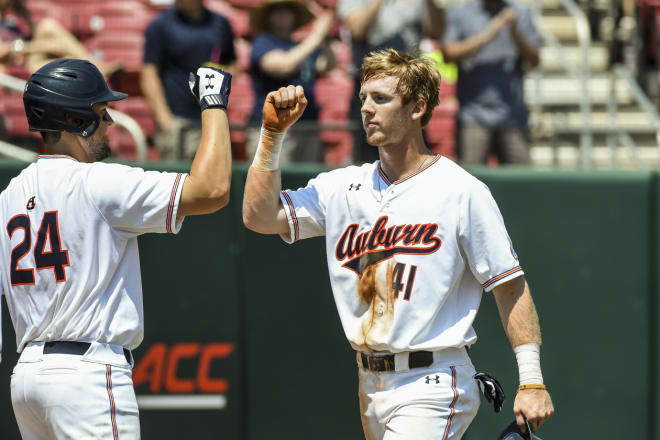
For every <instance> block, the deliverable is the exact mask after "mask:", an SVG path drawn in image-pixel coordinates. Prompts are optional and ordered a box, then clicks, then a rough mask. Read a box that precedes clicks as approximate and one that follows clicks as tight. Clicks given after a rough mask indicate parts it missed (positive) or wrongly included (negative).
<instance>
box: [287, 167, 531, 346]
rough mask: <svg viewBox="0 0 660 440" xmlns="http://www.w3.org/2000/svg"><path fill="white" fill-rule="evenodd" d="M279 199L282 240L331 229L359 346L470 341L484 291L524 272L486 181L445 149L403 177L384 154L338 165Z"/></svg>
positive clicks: (329, 245) (345, 322) (329, 247)
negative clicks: (391, 172) (391, 173)
mask: <svg viewBox="0 0 660 440" xmlns="http://www.w3.org/2000/svg"><path fill="white" fill-rule="evenodd" d="M281 200H282V203H283V205H284V208H285V211H286V213H287V216H288V219H289V226H290V233H289V236H288V237H283V238H284V239H285V241H289V242H293V241H296V240H299V239H303V238H308V237H314V236H319V235H325V241H326V252H327V260H328V269H329V272H330V281H331V283H332V291H333V294H334V299H335V303H336V304H337V310H338V312H339V316H340V319H341V321H342V326H343V328H344V332H345V334H346V337H347V338H348V340H349V342H350V343H351V345H352V346H353V348H354V349H356V350H360V351H386V352H391V353H398V352H402V351H417V350H430V351H433V350H441V349H443V348H449V347H463V346H466V345H468V346H469V345H470V344H472V343H473V342H475V340H476V334H475V332H474V330H473V328H472V322H473V321H474V318H475V316H476V313H477V309H478V307H479V303H480V301H481V292H482V290H486V291H490V290H491V289H492V288H493V287H495V286H497V285H498V284H501V283H504V282H506V281H508V280H511V279H513V278H515V277H518V276H521V275H522V273H523V272H522V269H521V267H520V264H519V262H518V257H517V256H516V254H515V252H514V251H513V247H512V245H511V241H510V240H509V235H508V234H507V231H506V228H505V226H504V221H503V220H502V216H501V214H500V211H499V209H498V207H497V204H496V203H495V200H493V197H492V196H491V194H490V191H489V190H488V188H487V187H486V186H485V185H484V184H483V183H481V182H480V181H479V180H477V179H476V178H474V177H473V176H471V175H470V174H469V173H467V172H466V171H464V170H463V169H462V168H460V167H459V166H458V165H456V164H455V163H454V162H452V161H451V160H449V159H446V158H444V157H441V156H435V158H433V160H431V161H430V163H429V164H428V165H427V166H426V167H423V168H421V169H419V170H417V171H416V172H414V173H412V174H411V175H409V176H407V177H404V178H402V179H400V180H398V181H396V182H391V181H390V180H389V179H388V178H387V176H386V175H385V173H384V172H383V170H382V169H381V167H380V164H379V162H376V163H373V164H366V165H363V166H361V167H355V166H352V167H347V168H342V169H337V170H333V171H330V172H328V173H323V174H320V175H319V176H318V177H317V178H315V179H312V180H310V181H309V184H308V185H307V187H305V188H301V189H298V190H296V191H290V190H287V191H283V192H282V194H281Z"/></svg>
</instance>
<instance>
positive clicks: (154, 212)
mask: <svg viewBox="0 0 660 440" xmlns="http://www.w3.org/2000/svg"><path fill="white" fill-rule="evenodd" d="M184 179H185V175H183V174H177V173H161V172H156V171H144V170H142V169H140V168H133V167H128V166H124V165H119V164H107V163H101V162H97V163H93V164H87V163H80V162H78V161H76V160H75V159H73V158H71V157H68V156H40V158H39V159H38V160H37V161H36V162H35V163H33V164H31V165H30V166H28V167H27V168H26V169H24V170H23V171H22V172H21V174H20V175H19V176H17V177H15V178H14V179H12V181H11V182H10V184H9V186H8V187H7V188H6V189H5V190H4V191H3V192H2V194H0V212H1V213H2V221H3V223H4V224H3V226H4V229H5V231H4V232H3V233H1V234H0V249H1V251H0V265H1V266H0V267H1V268H2V269H1V278H2V288H3V290H4V294H5V297H6V299H7V304H8V307H9V313H10V315H11V318H12V321H13V324H14V328H15V330H16V344H17V347H18V351H19V352H20V351H22V350H23V347H24V346H25V344H26V343H28V342H30V341H58V340H61V341H82V342H92V341H98V342H105V343H110V344H117V345H120V346H123V347H126V348H128V349H134V348H135V347H137V346H138V345H139V344H140V342H141V341H142V337H143V312H142V283H141V278H140V260H139V255H138V242H137V236H138V235H140V234H143V233H146V232H173V233H176V232H178V231H179V229H180V227H181V223H182V219H181V220H178V221H177V209H178V205H179V200H180V197H181V192H182V189H183V181H184Z"/></svg>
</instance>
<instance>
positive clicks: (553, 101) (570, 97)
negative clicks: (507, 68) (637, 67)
mask: <svg viewBox="0 0 660 440" xmlns="http://www.w3.org/2000/svg"><path fill="white" fill-rule="evenodd" d="M615 84H616V87H615V96H616V98H617V103H619V104H620V105H626V104H632V103H633V98H632V94H631V93H630V90H629V89H628V87H627V85H626V83H625V82H623V81H622V80H617V81H616V83H615ZM535 86H536V85H535V81H534V78H533V76H532V75H527V77H526V78H525V99H526V101H527V104H528V105H532V104H533V103H534V101H535ZM589 89H590V97H591V102H592V103H593V104H597V105H604V104H607V102H608V100H609V97H610V80H609V77H608V76H607V75H605V74H598V73H597V74H594V75H592V76H591V79H590V81H589ZM540 95H541V96H540V100H541V103H542V104H543V105H546V106H552V105H579V104H580V100H581V98H582V83H581V81H580V80H579V79H575V78H570V77H567V76H563V75H561V76H560V75H555V76H543V78H542V79H541V83H540Z"/></svg>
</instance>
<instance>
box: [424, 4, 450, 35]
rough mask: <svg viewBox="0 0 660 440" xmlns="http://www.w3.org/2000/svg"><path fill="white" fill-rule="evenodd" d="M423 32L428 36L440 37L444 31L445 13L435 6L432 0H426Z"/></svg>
mask: <svg viewBox="0 0 660 440" xmlns="http://www.w3.org/2000/svg"><path fill="white" fill-rule="evenodd" d="M426 12H427V14H426V17H424V33H425V34H426V35H428V36H429V37H430V38H435V39H440V38H442V35H443V34H444V32H445V13H444V11H443V10H442V9H441V8H438V7H437V6H436V3H435V1H434V0H426Z"/></svg>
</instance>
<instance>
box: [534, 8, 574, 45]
mask: <svg viewBox="0 0 660 440" xmlns="http://www.w3.org/2000/svg"><path fill="white" fill-rule="evenodd" d="M541 22H542V23H543V25H544V26H545V27H546V28H547V29H548V30H549V31H550V32H552V33H553V34H554V35H555V36H556V37H557V38H558V39H559V40H560V41H571V42H575V41H577V40H578V38H577V27H576V26H575V20H573V18H572V17H570V16H551V15H544V16H543V17H541Z"/></svg>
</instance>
